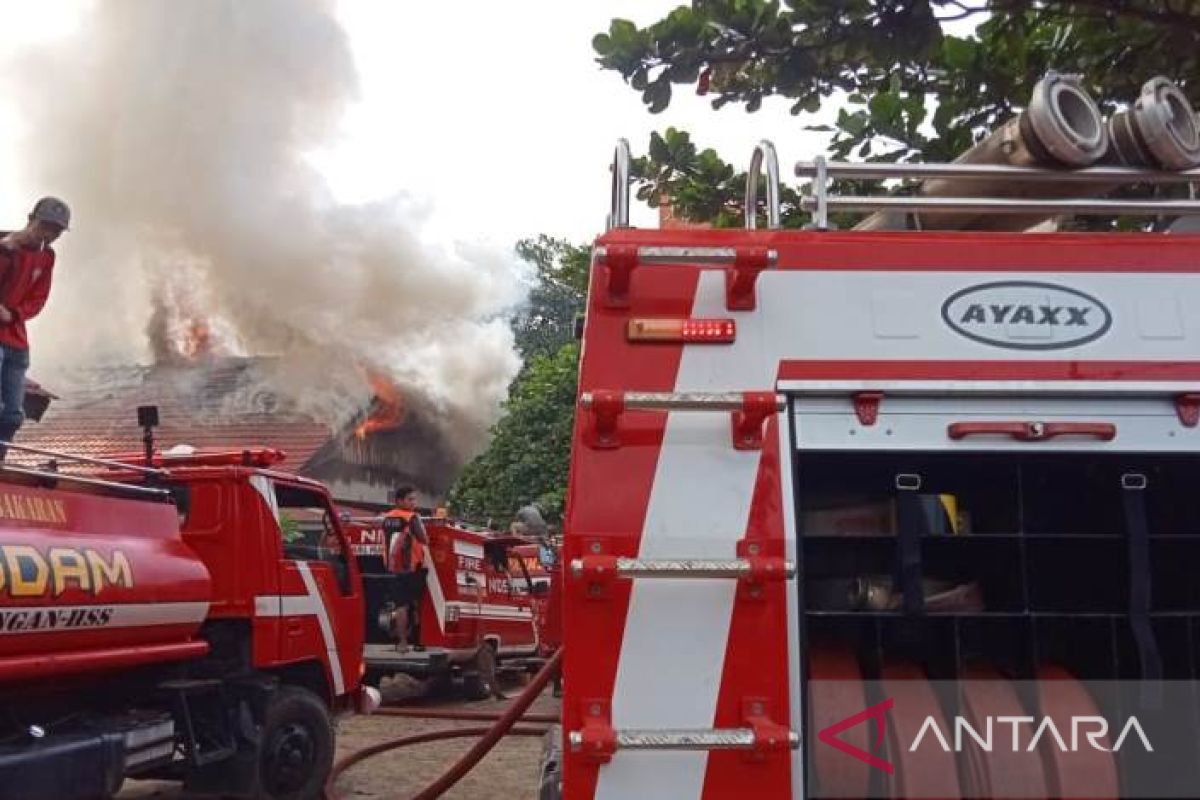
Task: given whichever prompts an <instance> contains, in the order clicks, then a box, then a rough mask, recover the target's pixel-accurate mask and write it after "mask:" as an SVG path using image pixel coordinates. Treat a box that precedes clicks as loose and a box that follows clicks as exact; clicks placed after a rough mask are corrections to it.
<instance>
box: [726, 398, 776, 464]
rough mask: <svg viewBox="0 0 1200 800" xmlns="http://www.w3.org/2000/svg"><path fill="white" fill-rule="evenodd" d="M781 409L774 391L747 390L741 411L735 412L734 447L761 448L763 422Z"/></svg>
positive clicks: (742, 448)
mask: <svg viewBox="0 0 1200 800" xmlns="http://www.w3.org/2000/svg"><path fill="white" fill-rule="evenodd" d="M778 410H779V405H778V400H777V398H776V396H775V393H774V392H745V393H743V395H742V409H741V411H735V412H733V422H732V426H733V447H734V449H736V450H761V449H762V445H763V422H764V421H765V420H766V419H767V417H771V416H774V415H775V414H776V413H777V412H778Z"/></svg>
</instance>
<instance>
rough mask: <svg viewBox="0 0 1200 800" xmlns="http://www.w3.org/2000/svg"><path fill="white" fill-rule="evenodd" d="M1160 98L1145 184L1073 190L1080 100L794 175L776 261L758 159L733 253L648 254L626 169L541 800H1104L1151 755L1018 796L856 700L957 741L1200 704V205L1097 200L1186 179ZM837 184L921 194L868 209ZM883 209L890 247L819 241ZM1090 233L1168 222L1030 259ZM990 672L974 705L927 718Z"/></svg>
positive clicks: (583, 421) (1082, 134)
mask: <svg viewBox="0 0 1200 800" xmlns="http://www.w3.org/2000/svg"><path fill="white" fill-rule="evenodd" d="M1152 88H1153V90H1154V91H1153V92H1151V95H1150V96H1148V97H1144V98H1143V100H1144V101H1145V102H1144V104H1143V102H1142V101H1139V103H1138V104H1137V106H1136V107H1133V108H1132V110H1131V111H1130V113H1131V114H1133V113H1138V114H1144V115H1145V118H1143V119H1142V120H1141V121H1140V122H1137V121H1136V120H1135V122H1137V124H1139V125H1143V126H1144V128H1145V130H1143V132H1142V133H1141V134H1139V135H1138V137H1137V138H1136V141H1137V142H1138V143H1139V147H1140V148H1141V149H1142V151H1144V154H1149V155H1153V156H1154V162H1153V163H1149V164H1146V163H1140V164H1139V163H1137V162H1134V163H1132V164H1127V165H1123V166H1122V165H1113V164H1112V162H1111V160H1110V161H1108V162H1100V163H1099V165H1094V166H1086V164H1087V163H1089V162H1087V161H1086V159H1087V158H1090V159H1091V162H1090V163H1093V164H1096V159H1097V158H1099V157H1100V156H1101V155H1103V154H1105V153H1109V154H1110V155H1111V154H1112V152H1113V151H1112V150H1110V149H1106V144H1107V138H1106V131H1107V130H1108V128H1107V127H1106V123H1105V120H1103V119H1101V118H1100V116H1099V112H1098V111H1097V110H1096V107H1095V104H1094V103H1092V102H1091V100H1090V98H1087V97H1086V94H1085V93H1084V92H1083V91H1082V90H1081V89H1080V88H1079V87H1078V86H1077V85H1071V84H1069V83H1064V82H1062V81H1058V82H1056V83H1053V84H1052V85H1051V86H1049V88H1048V89H1047V93H1046V96H1044V97H1041V98H1040V100H1039V102H1040V105H1038V104H1037V103H1035V104H1031V108H1030V111H1029V114H1030V115H1031V116H1030V117H1029V118H1025V117H1023V118H1022V120H1021V125H1020V126H1019V129H1018V128H1017V126H1006V128H1005V135H1006V136H1007V137H1008V138H1007V139H1006V140H1005V141H1006V142H1007V144H1006V145H1005V146H1000V144H1004V143H1003V142H1001V143H1000V144H998V143H997V142H995V141H991V140H988V141H986V142H985V143H984V144H983V145H981V146H980V147H981V150H973V151H972V152H971V153H969V154H967V155H966V156H964V157H963V158H962V159H960V161H959V162H956V163H954V164H939V165H912V164H898V165H889V164H883V165H880V164H839V163H827V162H824V161H821V160H818V161H816V162H811V163H804V164H801V165H800V166H798V167H797V170H798V173H799V174H800V175H802V176H806V177H811V178H812V179H813V188H812V194H811V195H810V196H809V197H808V198H807V199H806V200H805V203H806V207H808V208H810V209H811V210H812V211H813V213H814V217H813V225H812V226H811V228H810V229H808V230H781V229H779V218H780V214H779V185H778V167H777V165H776V164H775V163H774V150H773V148H771V147H770V145H769V144H768V143H764V144H762V145H760V146H759V148H758V149H757V150H756V152H755V158H754V159H753V161H752V169H751V173H750V174H751V180H750V181H749V185H748V188H747V203H746V207H747V209H748V213H747V221H746V228H745V229H739V230H695V229H693V230H637V229H633V228H630V227H629V216H628V209H629V190H628V186H629V183H628V178H629V172H628V168H629V161H628V150H627V147H625V146H624V145H622V146H621V147H620V148H619V149H618V155H617V158H616V160H615V163H614V175H613V206H612V211H611V215H610V229H609V231H608V232H607V233H605V234H604V235H603V236H601V237H600V238H599V239H598V240H597V241H596V245H595V248H594V250H593V260H592V269H591V277H590V286H589V292H588V305H587V310H586V320H585V324H584V327H583V334H582V335H583V345H584V346H583V349H582V363H581V367H580V380H579V397H578V414H577V418H576V423H575V434H574V445H573V451H572V460H571V471H570V490H569V495H568V504H567V513H566V518H565V521H564V531H565V542H564V548H563V549H564V553H563V559H564V563H565V565H566V570H565V572H566V578H565V589H564V598H565V608H564V613H565V623H566V624H565V628H564V630H565V640H566V641H565V656H564V658H565V661H564V665H565V666H564V681H565V687H564V688H565V697H564V701H563V707H562V720H563V722H562V725H563V729H562V732H561V736H559V737H557V738H556V739H555V741H554V742H553V747H552V748H551V750H550V752H548V753H547V757H546V759H545V763H546V769H547V771H548V773H549V774H548V775H547V776H546V778H545V779H544V780H543V795H542V796H543V798H550V797H555V798H557V797H559V796H561V797H564V798H567V799H568V800H591V798H603V799H604V800H615V799H616V798H629V797H637V798H641V800H656V799H658V798H664V799H665V798H671V800H699V799H700V798H704V799H705V800H718V799H732V798H743V797H754V798H761V799H762V800H784V798H789V799H792V798H804V797H840V798H853V797H867V796H873V797H892V798H897V797H930V798H932V797H938V798H956V797H991V798H995V797H1016V796H1022V797H1115V796H1118V793H1119V792H1120V789H1121V787H1120V783H1119V782H1120V780H1124V779H1125V777H1126V776H1127V774H1128V770H1129V769H1130V766H1131V763H1132V762H1131V761H1130V758H1131V756H1128V755H1127V753H1126V751H1127V750H1128V749H1129V748H1126V750H1123V751H1122V752H1121V753H1112V752H1104V751H1100V752H1098V753H1096V754H1093V755H1091V756H1090V757H1091V759H1092V760H1091V761H1090V762H1087V766H1086V768H1083V769H1080V768H1078V765H1079V762H1078V761H1076V762H1074V763H1075V765H1076V766H1075V767H1074V768H1072V767H1071V766H1070V763H1069V759H1060V758H1058V757H1057V756H1056V754H1055V753H1053V752H1051V751H1049V750H1047V747H1048V745H1047V744H1046V742H1045V741H1043V742H1042V743H1041V744H1040V747H1041V750H1040V751H1037V752H1033V753H1032V754H1029V755H1020V756H1019V757H1018V756H1014V757H1013V759H1012V760H1010V761H1008V762H1007V764H1008V767H1004V766H1003V764H1002V763H1001V762H997V761H988V760H987V759H988V758H991V756H984V759H985V760H984V761H983V762H982V763H981V762H978V761H976V762H971V763H964V762H963V761H961V760H956V756H955V754H954V753H950V752H945V753H943V751H942V750H941V749H940V748H935V749H934V751H933V753H932V754H930V753H929V752H928V749H926V750H922V751H921V752H919V753H914V752H912V751H910V750H909V749H908V748H907V747H900V746H897V742H898V741H900V740H899V738H898V737H900V736H903V735H904V734H905V733H906V732H909V733H911V732H912V731H913V730H915V725H911V729H910V728H908V727H905V726H906V725H908V724H910V723H911V720H912V719H913V717H911V716H909V717H906V718H900V717H898V716H897V715H896V713H895V712H894V711H889V710H887V709H884V708H882V707H880V706H875V704H878V703H881V702H884V697H882V696H872V695H870V694H868V693H867V690H866V681H867V679H869V678H870V679H880V680H882V681H883V682H884V686H885V689H886V691H887V692H888V693H889V694H888V699H889V702H890V700H891V698H895V704H896V708H899V707H900V706H901V705H902V704H908V705H907V706H906V707H907V709H908V713H909V714H912V712H913V709H914V708H917V709H920V711H921V712H922V713H923V714H926V715H928V718H930V719H941V715H942V714H944V713H949V712H950V710H951V708H950V706H949V705H947V704H951V705H952V704H954V703H961V704H962V706H963V707H966V708H967V709H968V710H970V709H978V708H986V709H987V710H988V713H990V714H999V715H1001V716H1002V717H1003V716H1004V715H1006V714H1007V715H1009V716H1010V717H1012V716H1016V717H1021V715H1024V714H1027V713H1032V711H1033V709H1032V708H1031V706H1030V704H1032V703H1034V700H1033V699H1032V697H1030V696H1025V695H1020V694H1018V693H1017V692H1015V691H1014V690H1013V689H1012V688H1011V686H1010V685H1009V682H1010V681H1012V680H1018V679H1034V678H1039V677H1041V678H1046V677H1053V678H1054V679H1055V681H1056V682H1055V683H1054V684H1053V687H1054V690H1053V692H1051V693H1049V694H1043V695H1041V700H1040V702H1041V703H1042V705H1041V706H1040V708H1041V709H1042V710H1045V709H1046V708H1047V706H1046V704H1047V703H1054V704H1056V705H1054V709H1055V710H1054V713H1056V714H1059V713H1061V714H1068V715H1071V716H1072V717H1074V716H1076V715H1082V716H1083V717H1087V715H1089V714H1091V715H1095V714H1097V713H1098V711H1097V708H1096V705H1095V700H1094V698H1090V697H1089V694H1088V692H1087V691H1086V690H1085V689H1084V688H1083V685H1082V683H1081V681H1084V680H1089V679H1100V678H1103V679H1117V678H1127V679H1131V680H1141V679H1156V678H1162V677H1163V676H1166V677H1175V678H1187V679H1192V678H1195V677H1196V676H1197V674H1200V673H1198V672H1197V665H1198V664H1200V659H1198V652H1200V651H1197V649H1196V646H1195V642H1196V641H1197V639H1196V636H1197V634H1198V633H1200V593H1198V592H1197V591H1196V590H1195V586H1196V582H1195V577H1194V566H1193V565H1195V564H1197V563H1200V499H1198V498H1200V492H1197V490H1196V487H1197V476H1200V425H1198V423H1200V241H1198V240H1197V238H1196V235H1195V234H1194V233H1188V232H1187V231H1189V230H1191V231H1194V230H1196V226H1195V225H1194V224H1192V223H1194V220H1195V219H1197V217H1196V216H1191V218H1190V220H1189V219H1188V218H1187V217H1186V216H1185V217H1184V218H1183V219H1181V220H1180V221H1178V222H1176V223H1174V224H1168V223H1170V222H1171V220H1172V219H1174V218H1176V217H1179V216H1180V215H1200V203H1197V202H1196V201H1195V200H1187V199H1180V200H1167V199H1159V200H1142V201H1134V200H1122V199H1109V200H1104V199H1093V197H1094V196H1096V195H1100V194H1105V193H1108V192H1110V191H1112V189H1113V187H1114V186H1116V185H1118V184H1123V183H1130V182H1133V183H1155V184H1162V185H1167V184H1175V185H1176V186H1179V184H1181V183H1187V182H1196V181H1200V170H1195V169H1192V171H1190V172H1179V171H1176V170H1179V169H1180V168H1181V166H1183V167H1187V168H1191V167H1194V166H1195V165H1196V164H1197V163H1198V162H1200V136H1198V135H1197V126H1196V119H1195V117H1194V115H1193V114H1192V112H1191V109H1190V105H1189V104H1188V102H1187V99H1186V98H1184V97H1182V95H1181V94H1180V93H1179V92H1178V90H1174V94H1173V95H1170V93H1169V92H1168V95H1169V96H1166V97H1165V98H1164V97H1163V96H1158V97H1157V99H1156V97H1155V96H1154V92H1160V91H1163V87H1162V85H1161V84H1155V86H1154V87H1152ZM1035 112H1036V113H1035ZM1151 112H1153V113H1151ZM1038 114H1041V115H1042V116H1041V117H1040V118H1039V117H1038V116H1037V115H1038ZM1047 119H1048V120H1049V122H1050V123H1052V124H1049V125H1044V126H1042V127H1039V126H1040V125H1042V123H1044V122H1046V121H1047ZM1117 122H1119V123H1121V124H1124V125H1126V126H1128V125H1129V124H1131V123H1130V120H1129V119H1123V120H1117ZM1026 123H1028V124H1026ZM1114 124H1116V123H1114ZM1155 126H1157V127H1155ZM1121 130H1125V128H1121ZM1146 130H1149V131H1150V132H1151V133H1154V132H1157V134H1156V135H1150V134H1149V133H1146ZM1037 137H1041V138H1040V139H1039V140H1038V141H1036V142H1034V141H1030V138H1037ZM1035 145H1037V146H1036V147H1035ZM1071 148H1074V150H1072V149H1071ZM1172 148H1174V155H1178V156H1180V158H1175V159H1172V158H1164V157H1162V156H1163V155H1164V152H1165V154H1166V155H1172V152H1171V151H1172ZM1030 153H1034V156H1030ZM1072 154H1076V155H1082V156H1084V157H1085V158H1084V160H1082V161H1076V162H1074V163H1071V162H1070V160H1069V157H1071V156H1072ZM1027 156H1028V157H1030V158H1034V160H1033V161H1032V162H1030V161H1026V162H1021V161H1020V158H1023V157H1027ZM1037 158H1040V159H1042V160H1041V161H1040V162H1038V161H1037V160H1036V159H1037ZM1004 159H1007V160H1004ZM981 162H983V163H981ZM760 167H766V168H767V169H766V171H767V181H766V194H767V203H766V210H767V228H766V229H762V228H760V227H759V225H760V224H761V223H760V222H759V221H758V220H757V219H756V217H755V208H756V204H757V202H756V201H757V197H756V192H757V188H758V187H757V184H758V183H759V175H758V173H759V169H760ZM1067 167H1071V169H1070V170H1068V169H1067ZM830 178H846V179H862V178H888V179H911V180H917V181H924V182H923V183H921V184H919V185H918V187H917V189H918V190H917V192H916V193H915V194H914V195H911V196H903V197H902V196H894V195H889V196H883V197H880V196H878V195H877V196H866V197H849V196H838V195H834V194H832V193H831V192H830V190H829V187H828V185H827V181H828V179H830ZM1185 194H1186V192H1185ZM881 210H882V211H885V212H887V213H888V214H890V215H891V216H892V217H893V218H896V219H897V224H894V225H889V224H881V222H880V219H879V218H878V217H875V218H872V220H871V221H870V222H869V224H865V225H863V226H862V227H861V228H860V229H857V230H835V229H834V227H833V225H832V224H831V219H832V218H833V215H834V213H835V212H836V213H846V214H848V213H850V212H853V211H881ZM1077 214H1080V215H1087V214H1105V215H1110V216H1120V215H1142V216H1146V215H1149V216H1151V217H1158V218H1159V220H1160V221H1159V223H1158V224H1156V225H1155V226H1154V227H1155V228H1156V230H1153V231H1151V230H1149V227H1150V226H1147V229H1146V230H1144V231H1142V232H1125V233H1120V232H1116V233H1107V232H1106V233H1067V232H1054V231H1050V232H1025V229H1026V228H1027V227H1029V226H1030V225H1033V224H1037V223H1039V222H1040V221H1041V220H1044V219H1046V218H1051V217H1055V216H1056V215H1077ZM1014 217H1016V218H1018V219H1020V220H1021V222H1020V224H1019V225H1018V224H1016V223H1014V224H1013V225H1012V227H1011V229H1006V225H1005V220H1009V219H1013V218H1014ZM955 220H962V222H961V223H957V222H954V221H955ZM1042 227H1043V230H1044V229H1045V228H1046V225H1045V224H1043V226H1042ZM1050 227H1053V226H1052V225H1051V226H1050ZM1151 587H1153V591H1151ZM981 674H982V675H986V676H988V677H989V678H990V681H989V682H988V685H989V686H990V687H992V688H991V690H990V692H991V693H990V694H988V695H986V696H979V695H974V696H972V695H966V696H961V695H960V696H957V697H956V696H955V695H954V693H953V692H951V693H950V694H949V695H938V694H936V693H935V692H933V690H932V689H931V688H930V681H931V679H934V678H940V679H945V680H948V681H957V680H959V679H962V678H964V677H967V676H976V677H977V676H979V675H981ZM834 679H836V683H825V682H826V681H833V680H834ZM823 687H826V688H823ZM963 691H966V690H965V689H964V690H963ZM975 704H978V705H975ZM885 705H886V703H885ZM889 708H890V706H889ZM1046 713H1050V712H1046ZM1091 718H1093V719H1094V718H1095V717H1094V716H1092V717H1091ZM872 719H874V720H875V721H876V722H877V723H878V724H877V725H876V726H875V727H874V729H873V728H872V725H871V721H872ZM918 719H920V717H918ZM864 720H866V724H859V723H861V722H862V721H864ZM905 720H908V722H906V721H905ZM885 723H886V724H885ZM856 725H857V727H856V728H855V729H854V730H848V729H849V728H851V727H852V726H856ZM839 726H840V727H839ZM885 730H886V736H884V731H885ZM843 731H847V732H846V733H842V732H843ZM877 735H878V741H877V740H876V736H877ZM1187 738H1188V740H1189V741H1190V742H1191V743H1193V744H1194V742H1195V736H1194V730H1193V731H1192V735H1191V736H1190V737H1187ZM1042 756H1044V758H1043V757H1042ZM1178 769H1179V770H1180V771H1179V772H1178V773H1177V775H1178V777H1179V778H1180V779H1181V780H1182V779H1184V778H1186V777H1190V778H1193V779H1194V778H1195V777H1196V775H1195V773H1196V772H1197V771H1198V768H1197V758H1196V756H1195V754H1194V753H1193V754H1192V755H1191V757H1190V760H1189V759H1181V760H1180V761H1179V765H1178ZM1018 784H1020V785H1021V786H1023V787H1024V789H1025V791H1026V792H1027V793H1025V794H1018V793H1017V792H1016V790H1015V789H1014V787H1015V786H1017V785H1018ZM1181 785H1182V784H1181ZM1193 785H1194V784H1193ZM1089 792H1090V793H1089ZM1125 796H1128V795H1125ZM1155 796H1157V795H1155ZM1193 796H1194V795H1193Z"/></svg>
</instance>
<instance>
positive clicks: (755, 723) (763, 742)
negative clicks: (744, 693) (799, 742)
mask: <svg viewBox="0 0 1200 800" xmlns="http://www.w3.org/2000/svg"><path fill="white" fill-rule="evenodd" d="M742 718H743V720H745V723H746V727H748V728H750V730H752V731H754V749H753V750H749V751H747V752H746V757H747V758H749V759H750V760H752V761H762V760H763V759H765V758H766V757H767V756H769V755H771V754H772V753H785V752H788V751H790V750H791V749H792V732H791V730H790V729H789V728H788V727H787V726H785V725H780V724H779V723H777V722H775V721H774V720H772V719H771V718H770V717H768V716H767V701H766V699H765V698H762V697H747V698H745V699H744V700H743V701H742Z"/></svg>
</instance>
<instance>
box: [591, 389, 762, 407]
mask: <svg viewBox="0 0 1200 800" xmlns="http://www.w3.org/2000/svg"><path fill="white" fill-rule="evenodd" d="M621 397H622V401H623V406H624V408H625V409H631V410H643V411H650V410H664V411H741V410H742V409H743V408H744V407H745V404H746V393H745V392H623V393H622V395H621ZM595 400H596V398H595V395H594V394H593V393H592V392H584V393H583V395H582V396H580V398H579V405H580V407H582V408H592V407H593V406H594V405H595ZM785 405H786V402H785V400H784V398H783V395H777V396H776V398H775V409H776V410H777V411H782V410H783V408H784V407H785Z"/></svg>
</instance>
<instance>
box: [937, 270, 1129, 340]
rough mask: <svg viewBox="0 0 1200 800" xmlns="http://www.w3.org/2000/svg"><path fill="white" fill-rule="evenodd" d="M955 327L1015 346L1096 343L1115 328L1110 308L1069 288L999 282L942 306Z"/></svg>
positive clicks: (971, 335)
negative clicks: (1110, 329)
mask: <svg viewBox="0 0 1200 800" xmlns="http://www.w3.org/2000/svg"><path fill="white" fill-rule="evenodd" d="M942 320H943V321H944V322H945V323H946V325H948V326H949V327H950V328H951V330H953V331H954V332H955V333H957V334H959V335H960V336H965V337H966V338H968V339H971V340H973V341H976V342H980V343H981V344H987V345H991V346H993V347H1004V348H1008V349H1013V350H1057V349H1061V348H1066V347H1078V346H1079V345H1082V344H1086V343H1088V342H1092V341H1095V340H1096V339H1099V338H1100V337H1101V336H1103V335H1104V334H1105V333H1107V332H1108V330H1109V328H1111V327H1112V322H1113V318H1112V312H1111V311H1109V309H1108V307H1107V306H1105V305H1104V303H1102V302H1100V301H1099V300H1098V299H1096V298H1095V297H1092V296H1091V295H1089V294H1086V293H1084V292H1081V291H1079V290H1078V289H1072V288H1070V287H1067V286H1057V285H1055V284H1052V283H1039V282H1035V281H999V282H996V283H981V284H977V285H975V286H968V287H967V288H965V289H961V290H959V291H957V292H955V293H954V294H952V295H950V297H948V298H947V299H946V302H945V303H943V304H942Z"/></svg>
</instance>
